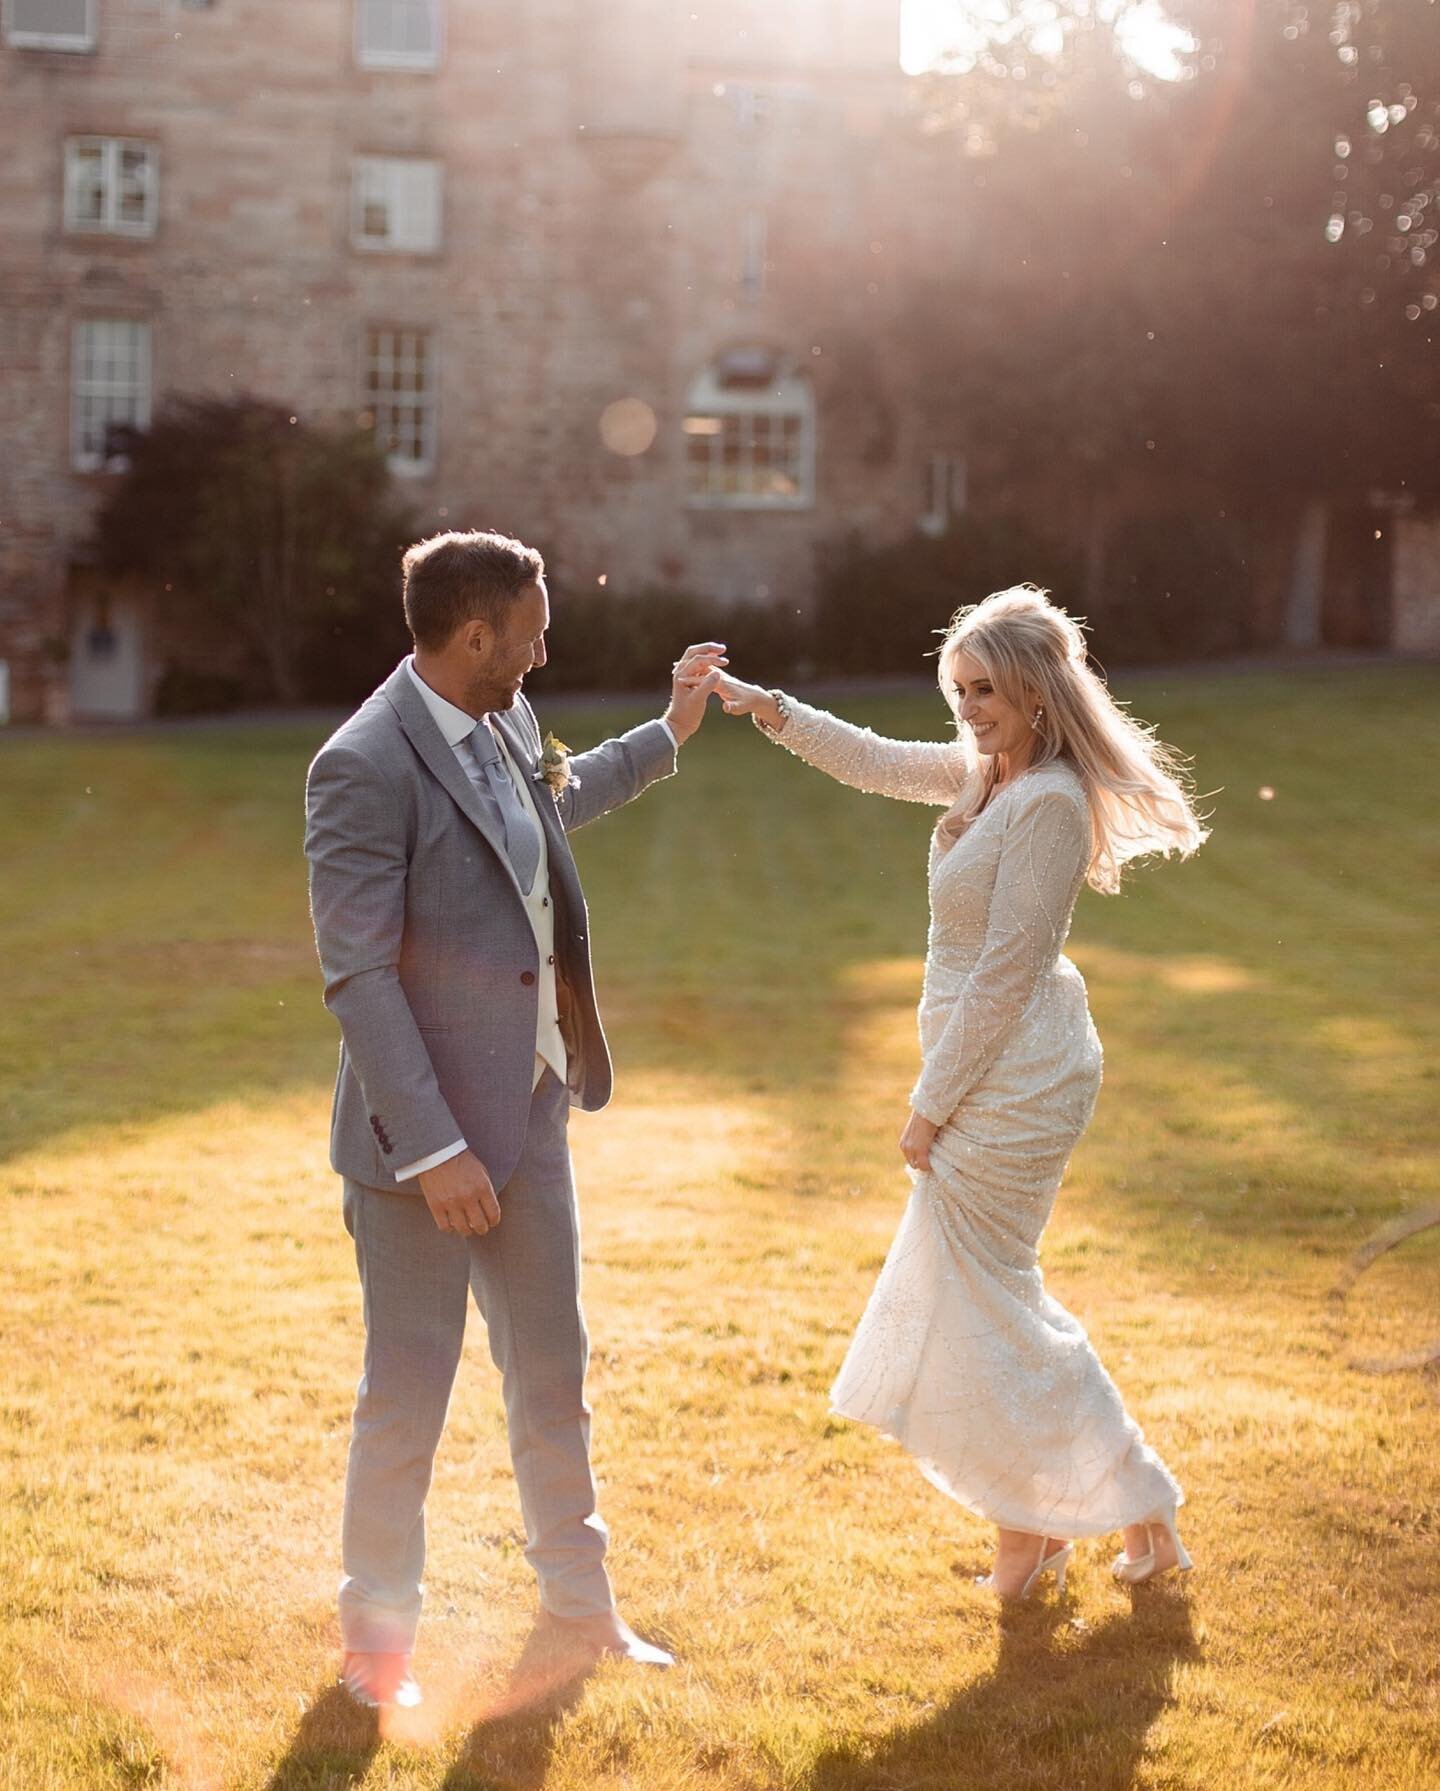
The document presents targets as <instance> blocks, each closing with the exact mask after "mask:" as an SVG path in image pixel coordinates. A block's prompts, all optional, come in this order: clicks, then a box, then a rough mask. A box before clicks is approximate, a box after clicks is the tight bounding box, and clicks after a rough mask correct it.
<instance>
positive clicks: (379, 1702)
mask: <svg viewBox="0 0 1440 1791" xmlns="http://www.w3.org/2000/svg"><path fill="white" fill-rule="evenodd" d="M340 1683H341V1684H342V1685H343V1686H344V1687H345V1689H346V1691H347V1692H349V1694H350V1696H351V1697H352V1698H353V1699H354V1700H355V1702H356V1703H357V1704H358V1705H360V1707H361V1708H362V1709H364V1710H418V1709H419V1708H420V1705H421V1704H422V1703H423V1702H424V1694H423V1693H422V1692H421V1690H420V1687H419V1686H418V1685H417V1684H416V1682H415V1680H414V1678H413V1677H412V1676H411V1673H410V1656H409V1655H408V1654H347V1655H346V1656H345V1659H344V1662H343V1663H342V1665H341V1668H340Z"/></svg>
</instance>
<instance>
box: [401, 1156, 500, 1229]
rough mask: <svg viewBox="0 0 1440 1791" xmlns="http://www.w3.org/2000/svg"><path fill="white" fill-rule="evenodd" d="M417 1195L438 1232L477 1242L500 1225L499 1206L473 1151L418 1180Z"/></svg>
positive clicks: (438, 1164)
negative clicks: (450, 1233) (451, 1233)
mask: <svg viewBox="0 0 1440 1791" xmlns="http://www.w3.org/2000/svg"><path fill="white" fill-rule="evenodd" d="M420 1192H421V1193H422V1194H423V1195H424V1196H425V1204H426V1206H428V1207H429V1208H430V1217H431V1218H432V1219H433V1220H434V1221H435V1223H436V1225H437V1226H438V1227H439V1228H440V1230H441V1231H453V1232H454V1233H455V1234H456V1235H457V1236H458V1237H462V1238H467V1237H468V1238H479V1237H484V1235H485V1233H486V1232H487V1231H489V1230H490V1228H491V1227H492V1226H495V1225H498V1224H499V1223H500V1202H499V1201H498V1200H497V1199H496V1198H495V1189H494V1186H493V1185H492V1183H491V1180H490V1177H489V1175H488V1174H487V1173H486V1169H485V1165H484V1164H483V1163H482V1162H481V1161H480V1159H479V1158H478V1157H477V1156H476V1155H475V1153H474V1151H470V1150H462V1151H461V1152H460V1154H459V1155H458V1156H454V1157H450V1158H448V1159H447V1160H446V1161H445V1162H443V1163H437V1164H436V1165H435V1167H434V1168H433V1169H427V1170H425V1171H424V1172H423V1173H422V1174H421V1176H420Z"/></svg>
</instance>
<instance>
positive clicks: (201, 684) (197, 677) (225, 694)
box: [154, 660, 245, 715]
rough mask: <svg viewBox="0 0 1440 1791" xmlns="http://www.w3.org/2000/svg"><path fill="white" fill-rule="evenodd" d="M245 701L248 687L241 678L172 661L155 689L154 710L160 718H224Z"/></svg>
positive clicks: (161, 675) (162, 673)
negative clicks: (191, 716)
mask: <svg viewBox="0 0 1440 1791" xmlns="http://www.w3.org/2000/svg"><path fill="white" fill-rule="evenodd" d="M244 700H245V687H244V685H243V684H242V683H241V681H240V680H239V679H238V678H228V677H226V676H225V675H224V673H222V672H205V671H200V670H198V669H196V668H195V667H193V666H188V665H177V664H176V663H175V662H174V661H173V660H172V661H170V662H168V663H167V664H166V666H165V668H164V670H163V671H162V672H161V674H160V681H159V683H158V684H157V685H156V686H155V696H154V709H155V713H156V714H157V715H223V714H225V713H226V712H227V711H229V710H231V709H238V708H239V707H240V705H241V703H242V702H244Z"/></svg>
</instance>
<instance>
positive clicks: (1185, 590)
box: [1090, 515, 1255, 664]
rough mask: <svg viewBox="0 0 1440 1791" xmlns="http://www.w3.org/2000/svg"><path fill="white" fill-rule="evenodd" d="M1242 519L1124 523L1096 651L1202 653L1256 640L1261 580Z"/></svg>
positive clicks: (1097, 617)
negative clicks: (1257, 595)
mask: <svg viewBox="0 0 1440 1791" xmlns="http://www.w3.org/2000/svg"><path fill="white" fill-rule="evenodd" d="M1246 547H1247V543H1246V539H1245V535H1244V532H1243V531H1242V529H1241V528H1240V526H1239V525H1238V524H1237V523H1235V522H1233V521H1230V520H1227V519H1225V518H1220V517H1194V516H1189V515H1178V516H1147V517H1141V518H1137V519H1136V520H1134V521H1132V522H1130V523H1127V524H1122V526H1121V527H1120V528H1119V529H1118V530H1117V531H1116V534H1115V536H1114V538H1113V540H1112V542H1111V545H1110V553H1109V556H1108V563H1107V570H1106V575H1105V579H1104V589H1103V592H1102V594H1101V595H1100V596H1099V597H1098V598H1097V599H1096V601H1095V602H1094V604H1093V605H1092V613H1091V618H1090V619H1091V622H1092V624H1093V627H1094V644H1095V651H1096V653H1097V655H1098V656H1099V658H1100V659H1101V660H1103V661H1106V662H1109V663H1113V664H1123V663H1127V662H1128V663H1130V664H1139V663H1144V662H1147V661H1149V662H1154V661H1157V660H1159V661H1163V660H1167V659H1178V660H1186V659H1203V658H1209V657H1213V656H1215V655H1217V654H1222V653H1236V652H1240V651H1242V650H1243V649H1244V648H1246V647H1248V646H1250V645H1252V644H1253V633H1254V613H1255V580H1254V575H1253V573H1252V571H1251V569H1250V566H1249V563H1248V561H1247V555H1246Z"/></svg>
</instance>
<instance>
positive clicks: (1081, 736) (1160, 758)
mask: <svg viewBox="0 0 1440 1791" xmlns="http://www.w3.org/2000/svg"><path fill="white" fill-rule="evenodd" d="M962 652H963V653H968V654H969V655H970V657H971V658H972V659H974V660H976V661H977V662H978V663H979V664H980V665H982V666H983V667H984V668H985V673H986V676H987V677H988V678H989V679H990V682H991V684H992V685H993V687H994V689H995V690H996V692H997V693H998V694H999V695H1000V696H1002V697H1003V698H1004V699H1005V701H1006V702H1008V703H1013V704H1014V705H1015V707H1016V708H1017V709H1019V710H1021V711H1022V712H1023V713H1029V712H1030V710H1031V705H1033V704H1034V703H1035V701H1036V700H1037V699H1038V701H1039V703H1040V705H1041V706H1042V709H1043V713H1042V714H1041V716H1040V720H1039V725H1038V727H1037V728H1036V736H1037V737H1036V742H1035V753H1034V756H1033V758H1032V759H1031V760H1030V766H1032V767H1033V766H1037V765H1046V764H1049V763H1051V762H1052V761H1053V760H1056V759H1063V760H1065V762H1066V763H1067V764H1069V765H1070V766H1072V767H1073V769H1074V770H1075V771H1076V773H1077V774H1078V775H1079V778H1080V781H1081V783H1082V784H1083V785H1084V788H1085V794H1086V796H1087V798H1088V799H1089V803H1090V822H1091V835H1092V839H1093V842H1094V843H1093V847H1092V851H1091V855H1090V864H1089V868H1088V870H1087V872H1086V881H1087V882H1088V883H1089V885H1090V887H1091V888H1092V889H1098V890H1099V891H1101V893H1102V894H1105V895H1113V894H1114V893H1115V891H1116V890H1118V889H1119V887H1120V878H1121V875H1122V873H1123V871H1124V869H1125V866H1126V865H1127V864H1129V863H1130V861H1131V860H1132V859H1136V858H1145V857H1147V856H1149V854H1151V853H1153V852H1159V853H1162V854H1165V855H1166V856H1168V855H1169V854H1170V853H1172V852H1177V853H1179V855H1180V856H1181V857H1182V858H1188V857H1189V856H1190V854H1191V853H1192V852H1194V851H1196V850H1197V849H1198V848H1199V846H1200V845H1201V844H1202V843H1203V841H1204V840H1205V839H1206V837H1207V833H1208V830H1207V829H1206V828H1205V827H1204V826H1202V825H1201V822H1200V819H1199V817H1198V816H1197V814H1196V812H1195V807H1194V798H1193V795H1192V793H1191V789H1190V781H1189V777H1188V775H1187V773H1186V771H1185V767H1184V762H1183V760H1182V759H1181V757H1180V755H1179V754H1178V753H1177V752H1175V750H1174V749H1173V748H1172V747H1169V746H1166V745H1165V743H1164V742H1163V741H1162V740H1159V739H1157V738H1156V736H1155V731H1154V729H1153V728H1150V727H1147V726H1146V725H1145V724H1144V723H1142V722H1138V721H1136V720H1135V719H1134V718H1133V717H1132V716H1129V715H1127V714H1126V713H1125V712H1124V710H1123V709H1121V708H1120V707H1119V705H1118V704H1117V703H1116V701H1115V699H1114V698H1113V697H1112V696H1111V695H1110V692H1109V691H1108V690H1107V689H1106V688H1105V685H1104V683H1103V681H1102V680H1101V679H1100V678H1099V677H1098V676H1097V675H1096V673H1095V672H1094V671H1093V670H1092V669H1091V667H1090V666H1089V665H1088V664H1087V663H1086V650H1085V636H1084V634H1083V633H1082V631H1081V627H1080V624H1079V623H1078V622H1076V621H1075V620H1074V619H1073V617H1071V616H1067V615H1066V613H1065V611H1064V610H1063V609H1060V608H1059V607H1058V606H1057V605H1056V604H1053V603H1051V602H1050V601H1049V598H1048V597H1047V595H1046V593H1045V592H1044V591H1042V590H1040V589H1039V587H1038V586H1036V585H1015V586H1013V587H1012V588H1011V589H1010V590H1008V591H997V592H996V593H995V594H994V595H993V596H991V597H987V598H986V599H985V601H984V602H983V603H976V604H971V605H970V606H968V607H967V608H965V609H961V610H957V611H956V613H955V615H954V617H953V618H952V619H951V622H950V626H949V628H948V630H947V631H946V634H945V638H944V640H943V642H942V643H941V646H940V688H941V690H942V691H943V692H944V695H945V699H946V701H947V702H948V703H949V704H950V707H951V709H952V710H953V711H954V713H955V718H956V721H957V722H958V721H959V719H960V704H959V699H958V696H957V693H956V688H955V676H954V664H955V656H956V654H957V653H962ZM971 750H972V751H973V750H974V748H973V745H972V747H971ZM977 757H978V755H977ZM978 769H979V776H978V777H977V778H976V779H975V781H974V782H973V784H971V785H970V786H969V790H970V792H971V793H970V794H969V795H967V797H966V798H965V799H964V800H963V803H962V806H961V808H960V809H959V810H958V811H957V813H956V815H955V820H956V821H958V822H960V823H961V824H962V825H963V824H964V823H966V822H969V821H971V820H973V819H974V818H975V816H976V815H977V814H979V812H980V810H981V809H982V808H984V807H985V805H986V803H987V802H988V801H989V800H990V797H991V795H992V794H993V792H994V789H995V783H996V779H997V777H998V775H999V765H998V762H997V760H996V759H995V758H993V757H992V758H985V759H980V761H979V767H978Z"/></svg>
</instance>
